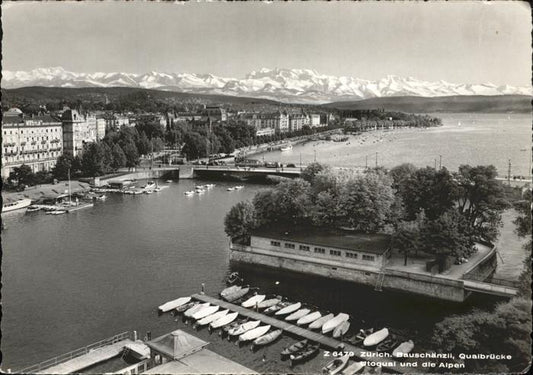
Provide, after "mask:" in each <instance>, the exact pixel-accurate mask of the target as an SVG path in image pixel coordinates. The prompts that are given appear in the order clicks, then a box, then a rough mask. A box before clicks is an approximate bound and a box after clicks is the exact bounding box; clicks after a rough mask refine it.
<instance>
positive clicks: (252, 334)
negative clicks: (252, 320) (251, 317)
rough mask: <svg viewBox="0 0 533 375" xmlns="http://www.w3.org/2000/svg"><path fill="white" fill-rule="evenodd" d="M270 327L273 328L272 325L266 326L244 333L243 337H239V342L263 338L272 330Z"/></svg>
mask: <svg viewBox="0 0 533 375" xmlns="http://www.w3.org/2000/svg"><path fill="white" fill-rule="evenodd" d="M270 327H271V326H270V325H266V326H260V327H256V328H253V329H251V330H249V331H247V332H245V333H243V334H242V335H240V336H239V342H246V341H250V340H255V339H256V338H258V337H261V336H263V335H264V334H265V333H267V332H268V330H269V329H270Z"/></svg>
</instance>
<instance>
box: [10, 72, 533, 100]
mask: <svg viewBox="0 0 533 375" xmlns="http://www.w3.org/2000/svg"><path fill="white" fill-rule="evenodd" d="M2 75H3V77H2V84H1V86H2V88H6V89H9V88H17V87H25V86H46V87H116V86H121V87H138V88H148V89H159V90H168V91H180V92H189V93H201V94H222V95H234V96H247V97H257V98H267V99H274V100H278V101H286V102H298V103H324V102H333V101H344V100H359V99H368V98H374V97H389V96H423V97H435V96H449V95H532V93H533V91H532V88H531V87H512V86H508V85H503V86H497V85H494V84H491V83H486V84H454V83H449V82H445V81H438V82H427V81H420V80H417V79H415V78H412V77H408V78H403V77H397V76H387V77H385V78H383V79H380V80H378V81H370V80H366V79H360V78H354V77H336V76H330V75H325V74H320V73H318V72H316V71H315V70H310V69H279V68H276V69H267V68H263V69H261V70H258V71H253V72H251V73H249V74H248V75H246V77H245V78H244V79H236V78H225V77H217V76H214V75H212V74H189V73H158V72H150V73H145V74H133V73H75V72H70V71H66V70H64V69H63V68H60V67H55V68H39V69H34V70H31V71H3V72H2Z"/></svg>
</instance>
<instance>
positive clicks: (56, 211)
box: [46, 210, 67, 215]
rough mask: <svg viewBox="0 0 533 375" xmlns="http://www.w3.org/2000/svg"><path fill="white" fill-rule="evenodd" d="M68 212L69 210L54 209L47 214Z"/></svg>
mask: <svg viewBox="0 0 533 375" xmlns="http://www.w3.org/2000/svg"><path fill="white" fill-rule="evenodd" d="M66 213H67V210H52V211H48V212H47V213H46V214H47V215H62V214H66Z"/></svg>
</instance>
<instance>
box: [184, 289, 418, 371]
mask: <svg viewBox="0 0 533 375" xmlns="http://www.w3.org/2000/svg"><path fill="white" fill-rule="evenodd" d="M191 297H192V298H194V299H196V300H198V301H202V302H209V303H210V304H212V305H217V306H220V307H221V308H223V309H229V310H230V311H233V312H238V313H239V315H241V316H245V317H248V318H251V319H254V320H260V321H261V322H263V323H265V324H269V325H271V326H272V327H276V328H278V329H282V330H283V331H284V332H288V333H291V334H293V335H295V336H298V337H302V338H305V339H308V340H311V341H314V342H317V343H319V344H320V345H322V346H324V347H327V348H329V349H331V350H337V351H343V352H353V353H354V356H355V357H358V358H361V359H362V360H364V361H366V360H369V361H372V362H376V363H382V364H383V367H386V368H387V369H389V370H391V371H394V372H396V373H404V372H405V371H406V368H405V367H400V364H399V363H398V361H394V359H393V358H388V359H387V358H385V359H382V358H379V357H373V358H364V357H361V354H362V352H367V353H368V352H369V350H364V349H361V348H358V347H356V346H353V345H351V344H348V343H344V342H342V341H339V340H337V339H334V338H333V337H328V336H324V335H322V334H321V333H318V332H313V331H310V330H308V329H305V328H302V327H299V326H297V325H294V324H290V323H289V322H287V321H284V320H278V319H276V318H274V317H271V316H268V315H265V314H262V313H260V312H256V311H253V310H250V309H247V308H245V307H242V306H239V305H234V304H233V303H229V302H226V301H223V300H221V299H218V298H215V297H211V296H208V295H205V294H193V295H192V296H191ZM391 362H393V363H395V365H394V366H390V365H388V364H390V363H391ZM408 369H409V370H411V371H410V372H413V371H412V370H415V371H416V368H412V367H408Z"/></svg>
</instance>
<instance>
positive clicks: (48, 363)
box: [17, 332, 131, 374]
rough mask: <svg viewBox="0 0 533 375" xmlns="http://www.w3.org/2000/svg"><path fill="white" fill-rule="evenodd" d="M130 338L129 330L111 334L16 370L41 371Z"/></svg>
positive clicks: (23, 371) (30, 372) (26, 371)
mask: <svg viewBox="0 0 533 375" xmlns="http://www.w3.org/2000/svg"><path fill="white" fill-rule="evenodd" d="M130 338H131V334H130V332H122V333H119V334H118V335H115V336H111V337H109V338H107V339H103V340H100V341H97V342H94V343H92V344H89V345H87V346H84V347H82V348H78V349H76V350H72V351H70V352H68V353H64V354H61V355H58V356H56V357H53V358H50V359H47V360H45V361H42V362H39V363H37V364H35V365H32V366H29V367H26V368H23V369H21V370H18V371H17V372H18V373H21V374H32V373H36V372H39V371H42V370H44V369H47V368H49V367H52V366H55V365H58V364H60V363H63V362H66V361H69V360H71V359H73V358H76V357H79V356H80V355H84V354H87V353H89V352H90V351H92V350H95V349H98V348H101V347H104V346H107V345H111V344H115V343H117V342H119V341H122V340H126V339H130Z"/></svg>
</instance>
